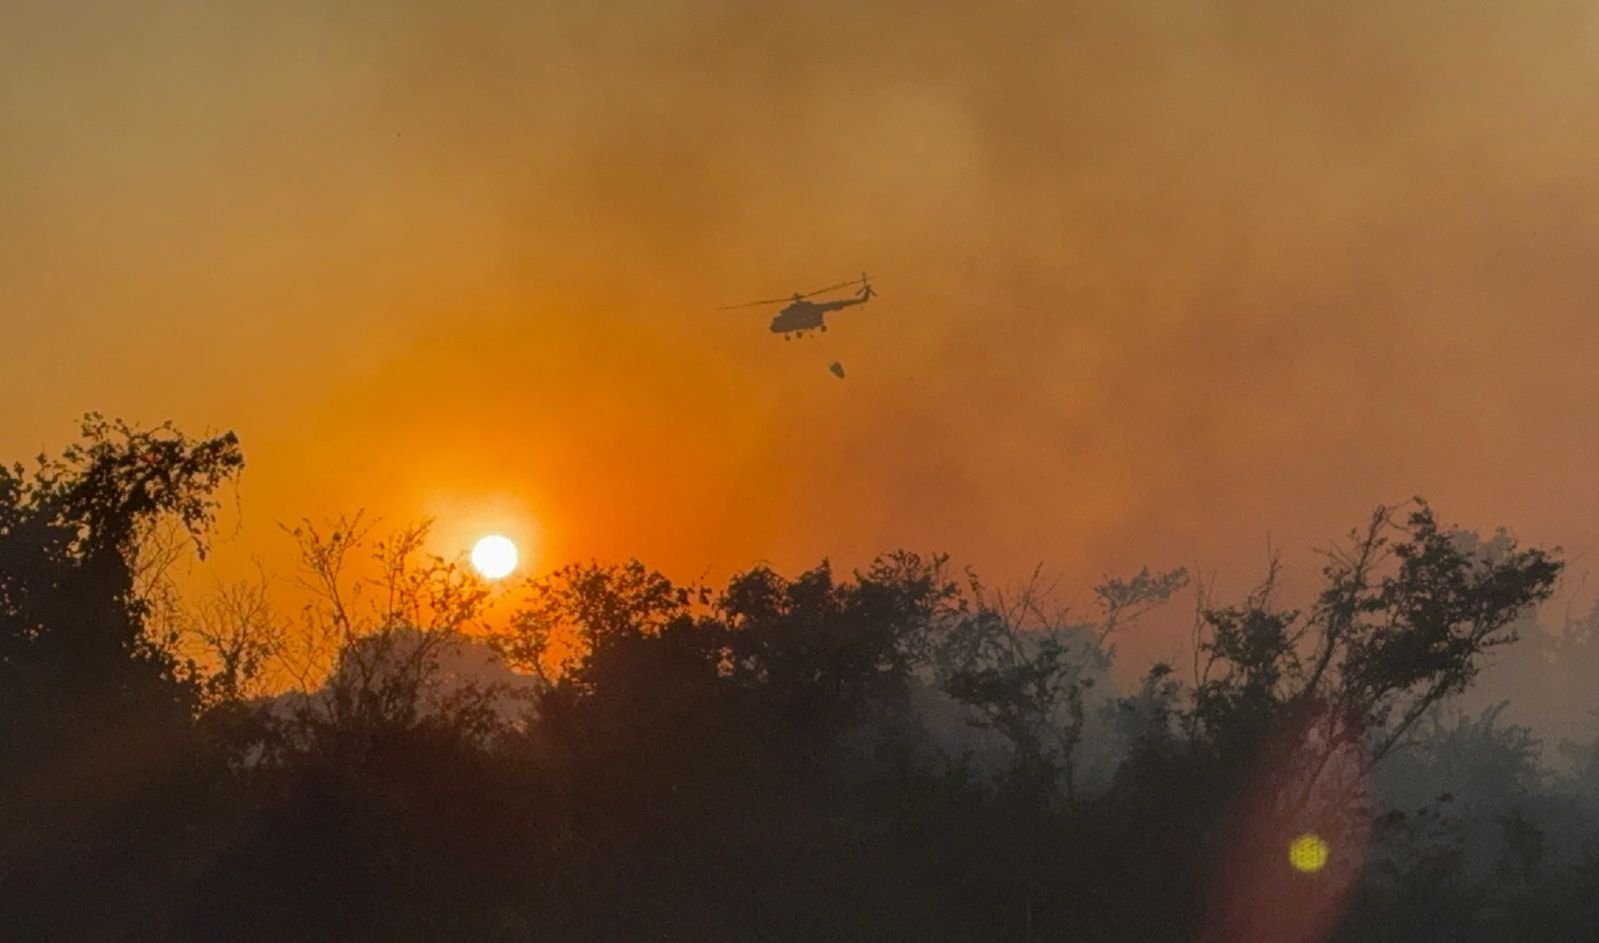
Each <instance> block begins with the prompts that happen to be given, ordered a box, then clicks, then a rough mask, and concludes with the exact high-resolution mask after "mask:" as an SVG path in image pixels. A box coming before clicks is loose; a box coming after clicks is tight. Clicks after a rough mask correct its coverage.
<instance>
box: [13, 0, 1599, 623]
mask: <svg viewBox="0 0 1599 943" xmlns="http://www.w3.org/2000/svg"><path fill="white" fill-rule="evenodd" d="M32 6H33V9H31V10H29V9H20V10H19V9H13V10H9V11H8V12H6V13H4V14H0V89H3V92H0V140H4V141H5V142H6V146H5V147H4V148H0V206H3V207H5V211H4V212H3V213H0V301H3V307H0V311H3V312H4V313H3V315H0V317H4V319H5V325H4V326H5V337H6V341H7V343H6V351H7V353H8V355H9V356H8V357H7V364H6V369H5V370H4V371H3V372H0V396H3V397H4V401H5V402H6V403H8V404H9V405H8V408H7V421H6V422H5V423H4V425H3V426H0V455H4V456H7V457H19V458H21V457H26V456H28V455H31V454H33V453H35V452H37V451H39V450H40V449H41V448H51V449H53V448H56V447H58V446H59V445H60V444H62V443H63V442H64V441H65V440H66V439H67V438H68V437H69V435H70V432H71V429H72V422H73V420H74V417H76V416H77V415H78V414H80V413H82V412H83V411H85V410H88V409H98V410H101V411H104V412H106V413H109V414H113V415H120V416H124V417H126V418H129V419H133V420H139V421H147V422H148V421H156V420H160V419H165V418H172V419H175V420H177V421H178V422H179V423H180V424H181V425H182V426H184V427H186V428H188V429H191V430H198V429H200V428H203V427H206V426H210V427H213V428H221V427H228V428H233V429H236V430H237V431H238V432H239V434H240V435H241V436H242V438H243V441H244V443H245V445H246V448H247V453H248V456H249V459H250V462H251V467H250V470H249V471H248V473H247V477H246V480H245V482H244V484H243V486H242V494H241V496H242V499H243V508H244V519H243V521H242V529H241V530H240V531H239V536H238V537H237V538H236V539H234V540H233V541H232V542H231V543H230V544H229V545H228V546H227V547H226V548H225V549H224V552H223V556H222V558H221V560H222V565H223V566H231V565H236V564H237V563H238V561H241V560H243V559H245V558H246V557H248V556H249V555H250V554H251V553H256V552H262V553H266V554H268V555H269V557H281V554H282V552H283V550H284V549H285V546H286V542H285V541H283V540H282V539H281V538H280V537H279V536H278V535H277V534H276V533H275V531H274V529H273V528H272V526H271V525H272V521H274V520H284V519H293V518H296V517H298V516H300V515H305V514H309V515H313V516H316V515H322V514H327V513H331V512H334V511H338V510H350V509H354V508H357V507H366V508H369V509H371V511H372V512H374V513H378V514H381V515H383V516H385V517H387V518H388V519H390V520H395V521H401V520H408V519H412V518H416V517H420V516H426V515H432V516H436V517H438V518H439V522H440V523H439V529H438V531H437V534H436V538H437V540H438V542H439V546H440V547H441V548H442V549H447V550H449V551H450V552H451V553H455V552H460V551H464V550H465V548H466V547H467V546H468V545H469V541H470V540H471V539H472V538H475V537H476V536H478V535H480V534H481V533H484V532H487V531H490V530H494V531H504V532H506V533H507V534H509V535H511V536H512V537H514V538H516V539H517V540H518V541H519V542H521V543H523V545H524V549H525V550H526V549H530V548H531V549H532V551H533V557H534V560H533V561H531V562H532V563H533V565H534V566H535V567H537V566H540V565H541V564H542V565H544V566H548V565H551V564H553V563H555V562H559V561H564V560H568V559H573V558H586V557H590V556H597V557H600V558H612V557H618V556H626V555H637V556H639V557H641V558H643V559H645V560H647V561H649V562H652V563H654V564H656V565H658V566H660V567H663V568H665V569H666V570H668V572H671V573H673V574H675V575H678V576H681V577H687V578H693V577H696V576H699V575H701V573H703V572H705V571H706V568H707V567H709V568H710V571H709V572H710V575H711V576H712V577H713V578H720V577H723V576H725V575H726V574H727V573H729V572H730V571H732V570H733V569H735V568H738V567H741V566H745V565H748V564H749V563H751V562H753V561H755V560H757V559H761V558H765V559H768V560H771V561H772V562H774V563H776V564H778V565H779V566H782V567H785V568H795V567H799V566H802V565H807V564H810V563H814V562H815V561H816V560H817V559H819V558H820V557H821V556H823V555H832V556H833V557H834V558H835V560H837V561H838V562H840V563H845V564H853V563H858V562H861V561H863V560H864V559H866V558H867V557H868V556H869V555H870V554H871V553H873V552H876V551H879V550H884V549H889V548H893V547H898V546H906V547H911V548H917V549H947V550H950V551H952V552H954V553H955V554H956V555H957V557H958V559H959V560H960V561H962V562H969V563H973V564H976V565H977V566H979V567H980V569H981V570H982V571H984V572H985V573H988V574H991V575H992V576H994V577H996V578H1001V579H1009V578H1012V577H1014V576H1017V575H1020V574H1021V573H1022V572H1023V571H1024V570H1025V569H1029V568H1030V567H1031V565H1032V564H1033V563H1035V562H1037V561H1039V560H1044V561H1048V563H1049V564H1051V565H1052V566H1054V567H1055V568H1057V569H1059V570H1061V571H1063V572H1065V573H1066V574H1068V576H1069V577H1070V578H1071V581H1072V582H1073V583H1074V584H1075V585H1083V586H1086V585H1087V584H1088V583H1089V582H1091V581H1092V580H1093V578H1095V577H1097V576H1098V575H1099V574H1100V573H1101V572H1104V571H1119V570H1124V569H1127V568H1130V567H1135V566H1136V565H1138V564H1140V563H1143V562H1146V561H1147V562H1149V563H1151V564H1153V565H1158V566H1159V565H1179V564H1190V563H1194V562H1199V563H1202V564H1206V565H1209V566H1220V567H1222V568H1223V572H1224V573H1225V574H1227V579H1226V580H1224V583H1223V585H1224V587H1225V586H1232V587H1240V586H1241V585H1242V583H1243V581H1244V580H1245V579H1246V577H1247V576H1249V575H1251V574H1252V573H1253V572H1254V571H1255V569H1256V567H1257V566H1258V564H1259V563H1260V561H1261V560H1262V559H1263V557H1264V553H1265V547H1266V542H1267V538H1268V535H1270V539H1271V541H1272V542H1273V543H1274V544H1276V545H1277V546H1280V547H1284V548H1289V549H1292V550H1297V549H1300V548H1303V547H1306V546H1308V545H1311V544H1314V543H1318V542H1321V541H1324V540H1326V539H1328V538H1331V537H1333V536H1336V535H1337V534H1338V533H1341V532H1342V531H1343V530H1344V529H1345V528H1347V527H1349V526H1351V525H1353V524H1354V523H1356V522H1357V521H1358V520H1359V519H1360V518H1361V517H1362V516H1363V515H1364V513H1365V512H1366V511H1367V510H1368V509H1369V507H1370V506H1371V505H1373V504H1375V503H1377V502H1379V501H1389V500H1397V499H1402V498H1404V497H1407V496H1409V495H1410V494H1413V493H1415V492H1416V491H1418V490H1422V491H1424V492H1425V493H1426V494H1427V495H1428V496H1430V497H1431V498H1432V499H1433V501H1434V503H1435V504H1436V505H1437V506H1439V507H1440V508H1441V509H1442V511H1443V513H1444V515H1445V516H1446V517H1448V518H1450V519H1451V520H1454V521H1456V522H1459V523H1462V524H1466V525H1470V526H1475V527H1491V526H1493V525H1495V524H1499V523H1509V524H1513V525H1515V526H1516V527H1517V529H1518V530H1519V531H1520V533H1521V534H1522V536H1523V537H1525V538H1528V539H1532V540H1537V541H1545V542H1559V543H1563V544H1565V545H1566V546H1567V547H1568V548H1570V549H1573V550H1576V551H1582V550H1591V549H1593V548H1595V547H1596V546H1599V539H1596V538H1599V510H1596V509H1599V475H1595V474H1594V473H1593V470H1594V468H1595V466H1596V462H1595V459H1596V457H1599V436H1595V435H1594V434H1593V423H1592V416H1593V411H1594V407H1595V405H1596V402H1599V384H1596V383H1594V381H1593V363H1594V358H1595V352H1596V351H1599V318H1596V317H1595V310H1596V304H1595V301H1596V298H1599V266H1596V265H1595V264H1594V262H1593V259H1594V250H1595V248H1596V246H1599V174H1596V172H1595V169H1594V168H1596V167H1599V124H1596V123H1595V122H1594V121H1593V120H1591V117H1592V115H1594V114H1599V81H1596V80H1599V27H1596V23H1599V18H1596V7H1595V5H1594V4H1591V3H1582V4H1574V3H1570V2H1565V0H1561V2H1556V0H1527V2H1522V3H1518V4H1489V3H1466V4H1464V5H1462V4H1461V3H1458V2H1450V3H1444V2H1436V3H1416V4H1394V3H1391V2H1378V0H1358V2H1355V3H1345V4H1318V5H1314V8H1313V9H1299V7H1300V6H1301V5H1298V4H1284V3H1281V2H1266V0H1250V2H1242V3H1240V2H1236V0H1231V2H1227V3H1220V2H1214V3H1201V4H1189V5H1178V6H1177V7H1174V6H1173V5H1172V4H1167V3H1156V2H1154V0H1116V2H1111V0H1100V2H1095V3H1086V2H1080V3H1073V2H1060V3H1031V4H1027V3H1014V4H1012V3H994V2H981V3H979V2H970V3H954V4H939V5H906V4H898V3H889V2H886V0H883V2H865V3H862V2H859V0H851V2H847V3H846V2H843V0H830V2H828V0H781V2H774V3H764V4H732V3H723V2H709V0H706V2H697V3H691V2H686V0H622V2H617V3H609V4H601V5H592V4H570V5H567V6H568V7H569V9H567V10H564V11H558V10H553V9H550V8H552V7H555V6H556V5H553V4H509V3H507V4H493V3H488V2H484V3H473V4H466V5H454V4H452V5H448V6H439V5H435V4H424V3H420V2H417V3H390V4H383V5H380V6H379V5H374V6H372V7H370V8H368V7H361V8H360V10H359V11H358V10H356V9H355V8H351V9H349V10H345V11H344V12H338V13H329V12H327V11H326V10H322V9H321V8H317V7H315V5H311V6H306V7H304V8H299V7H297V6H296V5H271V6H269V7H261V6H260V5H256V4H242V3H221V4H212V5H207V6H206V7H205V8H203V9H196V8H194V7H193V5H190V4H178V3H176V2H154V3H146V4H117V3H109V2H108V3H105V4H103V5H102V7H101V8H100V9H99V10H98V11H96V13H95V15H93V16H90V15H87V14H84V13H81V12H68V11H67V10H65V9H64V8H63V9H59V10H58V9H56V8H54V7H53V6H50V5H32ZM1303 6H1305V7H1309V6H1310V5H1303ZM361 11H366V12H361ZM379 11H381V12H379ZM862 268H866V269H869V270H870V271H872V272H873V274H874V275H875V276H877V285H878V288H879V290H880V292H881V296H880V297H879V298H878V299H876V300H874V301H873V302H872V304H871V305H868V306H866V307H865V308H863V309H854V310H852V311H849V312H845V313H842V314H840V315H838V316H837V318H836V320H835V322H834V323H835V324H836V327H835V328H834V329H833V330H832V331H830V332H829V334H828V335H827V336H826V337H825V338H823V339H821V340H820V341H819V342H818V343H814V344H813V343H811V342H810V341H807V342H805V343H803V344H788V345H784V344H782V343H781V342H779V341H777V340H776V339H775V338H773V337H772V336H771V335H770V334H768V333H767V332H766V330H765V324H764V318H765V315H764V314H763V313H761V312H759V311H757V312H755V313H753V314H752V313H749V312H741V313H716V312H713V311H711V310H710V309H711V308H713V307H714V306H716V305H719V304H728V303H733V302H740V301H745V300H748V299H750V298H755V297H764V296H771V295H777V294H781V293H784V292H788V291H792V290H801V289H805V288H809V287H814V286H815V285H817V284H823V283H827V282H832V281H835V280H838V279H841V278H845V277H849V276H851V275H853V273H855V272H858V271H860V270H861V269H862ZM834 360H838V361H842V362H843V363H844V365H845V366H846V367H847V368H848V379H847V380H844V381H839V380H836V379H835V378H833V377H832V376H829V375H828V373H827V370H826V368H827V365H828V364H829V363H830V362H832V361H834ZM1297 559H1300V560H1303V559H1304V558H1303V557H1299V558H1297ZM230 561H231V562H230ZM1302 572H1303V571H1302ZM1175 638H1176V636H1175V635H1173V636H1170V637H1165V638H1162V639H1154V640H1151V641H1149V642H1148V643H1147V644H1148V646H1149V650H1150V651H1155V650H1167V649H1169V648H1170V646H1171V645H1173V644H1175V641H1174V640H1175ZM1135 647H1136V646H1135Z"/></svg>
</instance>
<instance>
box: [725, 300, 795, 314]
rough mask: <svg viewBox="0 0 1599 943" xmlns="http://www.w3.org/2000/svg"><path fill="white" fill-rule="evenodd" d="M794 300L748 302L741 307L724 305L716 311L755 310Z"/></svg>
mask: <svg viewBox="0 0 1599 943" xmlns="http://www.w3.org/2000/svg"><path fill="white" fill-rule="evenodd" d="M792 300H793V299H791V298H768V299H766V300H765V301H751V302H748V303H746V304H741V305H723V306H721V307H720V308H717V309H716V310H718V311H736V310H738V309H739V308H753V307H755V306H756V305H777V304H782V303H783V302H785V301H792Z"/></svg>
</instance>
